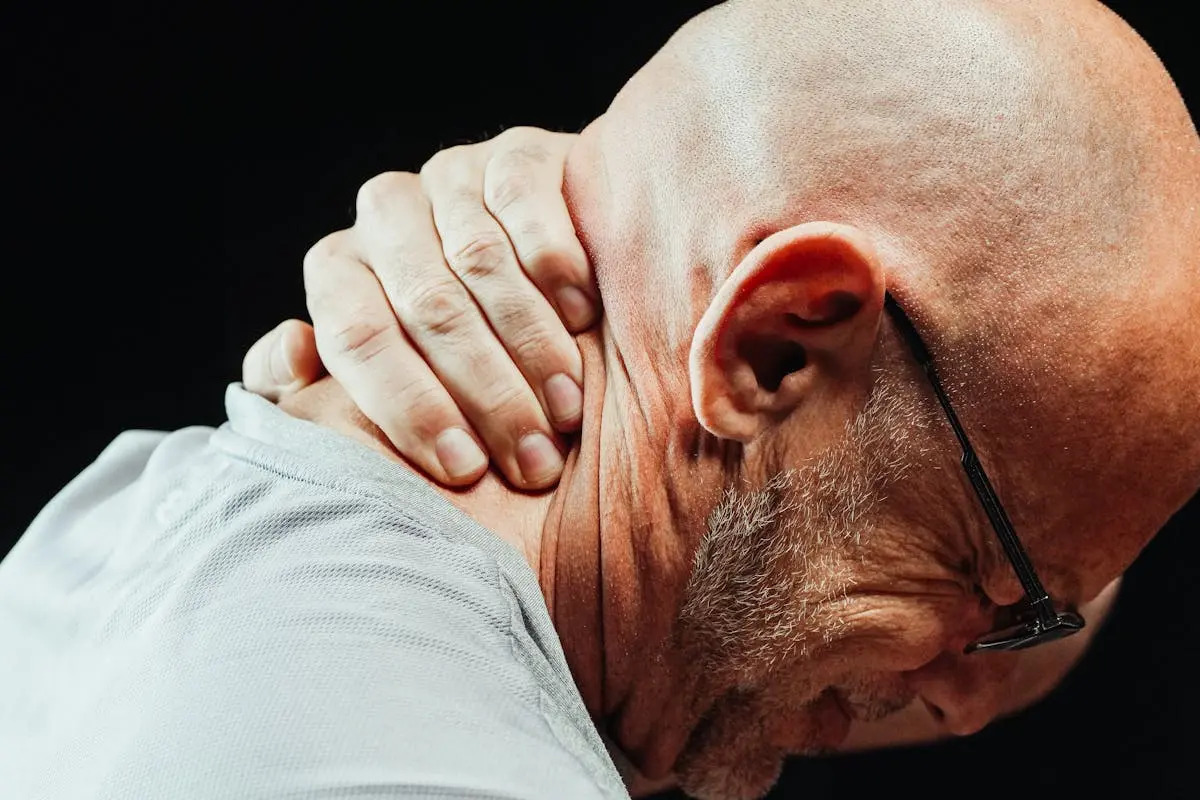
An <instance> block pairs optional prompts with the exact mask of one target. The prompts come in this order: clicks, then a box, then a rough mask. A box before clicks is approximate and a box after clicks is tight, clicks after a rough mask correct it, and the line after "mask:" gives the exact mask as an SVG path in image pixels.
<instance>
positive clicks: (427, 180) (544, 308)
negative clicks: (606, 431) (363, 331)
mask: <svg viewBox="0 0 1200 800" xmlns="http://www.w3.org/2000/svg"><path fill="white" fill-rule="evenodd" d="M430 164H431V166H430V168H429V171H428V172H423V174H422V185H423V187H424V188H425V192H426V195H427V196H428V198H429V203H430V205H431V206H432V208H433V218H434V221H435V223H436V225H437V230H438V234H439V236H440V237H441V240H442V252H443V254H444V255H445V257H446V262H447V263H448V264H449V265H450V267H451V269H453V270H454V272H455V274H457V275H458V277H459V279H460V280H461V281H462V282H463V284H464V285H466V287H467V288H468V289H469V290H470V292H471V295H472V296H473V297H474V298H475V302H476V303H477V304H478V305H479V307H480V308H481V309H482V310H483V313H484V315H485V316H486V317H487V320H488V322H489V323H490V324H491V327H492V329H493V330H495V332H496V335H497V336H498V337H499V339H500V341H501V343H502V344H503V345H504V348H505V350H506V351H507V352H508V354H509V356H510V357H511V358H512V360H513V363H515V364H516V365H517V368H518V369H519V370H520V371H521V374H522V375H524V376H525V379H526V381H528V383H529V386H530V387H532V388H533V390H534V393H535V394H536V395H537V398H538V402H539V403H540V404H541V407H542V408H543V409H544V410H545V412H546V414H547V416H548V417H549V418H550V419H552V420H553V421H554V423H555V425H556V426H557V427H558V428H559V429H560V430H573V429H574V428H576V427H578V425H579V420H580V416H581V414H582V405H583V395H582V391H581V389H580V386H581V385H582V383H583V364H582V361H581V359H580V357H579V348H578V347H576V345H575V341H574V339H572V338H571V335H570V334H569V333H568V332H567V330H566V329H565V328H563V326H562V323H561V322H560V321H559V319H558V317H557V315H556V313H555V311H554V309H553V308H552V307H551V306H550V304H549V303H548V302H547V301H546V298H545V297H544V296H543V295H542V293H541V292H540V291H539V290H538V288H537V287H536V286H534V285H533V283H532V282H531V281H530V280H529V277H528V276H527V275H526V274H525V273H524V272H523V271H522V270H521V265H520V264H519V263H517V258H516V254H515V253H514V252H513V250H512V246H511V244H510V243H509V240H508V236H507V235H506V234H505V232H504V229H503V228H501V227H500V223H499V222H497V221H496V219H495V218H494V217H493V216H492V215H491V214H490V213H488V211H487V209H485V208H484V207H483V187H482V182H481V180H480V178H479V170H478V168H477V165H473V164H471V163H469V162H466V161H464V160H462V159H460V160H457V161H451V160H447V161H446V162H445V163H444V164H438V163H437V161H436V159H434V160H431V162H430Z"/></svg>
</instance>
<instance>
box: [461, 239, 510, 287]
mask: <svg viewBox="0 0 1200 800" xmlns="http://www.w3.org/2000/svg"><path fill="white" fill-rule="evenodd" d="M508 249H509V245H508V237H506V236H505V235H504V234H503V233H500V232H498V231H481V232H479V233H475V234H472V235H471V236H468V237H467V239H466V240H465V242H464V243H463V244H461V245H460V246H458V247H456V248H455V249H454V250H453V251H452V252H451V253H450V254H449V261H450V266H451V267H453V268H454V271H455V272H456V273H458V274H459V275H460V276H462V278H463V279H464V280H467V281H470V280H476V279H479V278H488V277H490V276H492V275H495V274H496V273H497V272H499V271H500V270H501V269H502V268H503V267H504V264H505V262H506V261H507V259H508Z"/></svg>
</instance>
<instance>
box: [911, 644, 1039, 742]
mask: <svg viewBox="0 0 1200 800" xmlns="http://www.w3.org/2000/svg"><path fill="white" fill-rule="evenodd" d="M1015 655H1016V654H1014V653H989V654H987V655H973V656H967V655H962V654H960V653H942V654H941V655H939V656H938V657H937V658H935V659H934V660H933V661H930V662H929V663H928V664H926V665H925V666H923V667H921V668H919V669H915V670H912V671H911V672H907V673H905V675H904V677H905V680H906V681H907V682H908V685H909V687H910V688H912V690H913V691H915V692H916V693H917V695H918V696H920V698H921V699H922V700H924V701H925V705H926V707H927V708H928V709H929V712H930V714H932V715H933V718H934V720H935V721H936V722H937V724H938V726H939V727H941V728H942V729H943V730H945V731H946V732H947V733H952V734H956V735H958V736H968V735H970V734H972V733H975V732H976V731H978V730H980V729H981V728H983V727H984V726H985V725H987V724H988V723H989V722H991V721H992V720H993V719H995V718H996V717H997V716H998V715H999V714H1000V713H1001V712H1002V711H1004V709H1005V707H1006V700H1007V699H1008V694H1009V690H1010V687H1009V680H1008V678H1009V676H1010V675H1011V674H1012V671H1013V667H1014V666H1015V661H1016V659H1015Z"/></svg>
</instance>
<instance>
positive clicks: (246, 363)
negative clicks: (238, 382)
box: [242, 319, 322, 403]
mask: <svg viewBox="0 0 1200 800" xmlns="http://www.w3.org/2000/svg"><path fill="white" fill-rule="evenodd" d="M321 372H322V365H321V358H320V356H319V355H318V353H317V345H316V339H315V337H314V334H313V329H312V326H311V325H309V324H307V323H305V322H301V321H300V320H298V319H289V320H285V321H284V322H281V323H280V324H279V325H277V326H275V328H274V329H272V330H271V331H269V332H268V333H265V334H263V336H262V337H261V338H259V340H258V341H257V342H255V343H254V344H253V345H251V346H250V349H249V350H248V351H247V352H246V357H245V358H244V359H243V360H242V384H243V385H244V386H245V387H246V389H247V391H251V392H254V393H255V394H257V395H261V396H262V397H265V398H266V399H268V400H270V401H271V402H273V403H277V402H279V400H280V398H282V397H284V396H287V395H289V394H292V393H294V392H297V391H299V390H300V389H303V388H304V387H305V386H308V385H310V384H311V383H312V382H313V381H315V380H316V379H317V378H319V377H320V376H321Z"/></svg>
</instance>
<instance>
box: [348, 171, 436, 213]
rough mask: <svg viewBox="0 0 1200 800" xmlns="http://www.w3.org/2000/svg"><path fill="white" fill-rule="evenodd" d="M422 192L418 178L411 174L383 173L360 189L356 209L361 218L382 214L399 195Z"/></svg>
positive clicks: (356, 198)
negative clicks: (414, 191)
mask: <svg viewBox="0 0 1200 800" xmlns="http://www.w3.org/2000/svg"><path fill="white" fill-rule="evenodd" d="M414 188H415V190H416V191H420V186H419V184H417V179H416V176H415V175H413V174H412V173H411V172H381V173H380V174H378V175H376V176H375V177H374V178H371V179H370V180H368V181H367V182H366V183H364V184H363V185H362V186H360V187H359V189H358V195H357V196H356V197H355V199H354V207H355V210H356V211H357V213H358V215H359V216H370V215H373V214H379V213H381V212H382V211H383V210H384V209H385V208H387V207H388V206H389V205H390V204H391V203H392V202H393V200H394V198H395V197H396V196H397V195H398V194H403V193H405V192H411V191H413V190H414Z"/></svg>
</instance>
